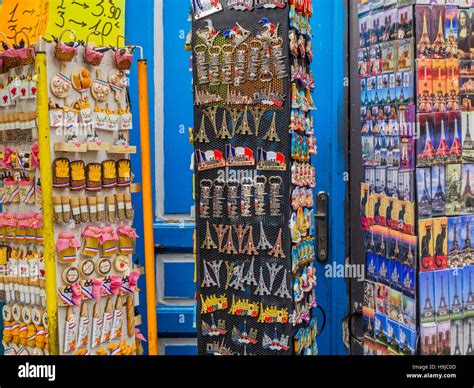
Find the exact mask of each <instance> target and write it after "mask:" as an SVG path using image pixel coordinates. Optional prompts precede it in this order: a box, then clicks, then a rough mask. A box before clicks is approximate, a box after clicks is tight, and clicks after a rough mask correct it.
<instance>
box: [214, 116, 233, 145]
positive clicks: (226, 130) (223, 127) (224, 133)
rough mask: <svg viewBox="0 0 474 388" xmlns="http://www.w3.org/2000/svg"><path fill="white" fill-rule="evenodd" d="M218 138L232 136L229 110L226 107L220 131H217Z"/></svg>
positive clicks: (229, 137) (223, 138)
mask: <svg viewBox="0 0 474 388" xmlns="http://www.w3.org/2000/svg"><path fill="white" fill-rule="evenodd" d="M217 138H218V139H222V140H225V139H231V138H232V135H231V134H230V132H229V127H228V125H227V110H226V109H224V113H223V117H222V125H221V128H220V130H219V132H218V133H217Z"/></svg>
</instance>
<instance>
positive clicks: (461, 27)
mask: <svg viewBox="0 0 474 388" xmlns="http://www.w3.org/2000/svg"><path fill="white" fill-rule="evenodd" d="M458 57H459V58H460V59H470V57H471V18H470V16H469V11H468V10H466V9H460V10H459V12H458Z"/></svg>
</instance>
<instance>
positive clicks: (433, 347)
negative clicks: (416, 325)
mask: <svg viewBox="0 0 474 388" xmlns="http://www.w3.org/2000/svg"><path fill="white" fill-rule="evenodd" d="M420 337H421V338H420V341H421V354H422V355H424V356H436V355H437V354H438V345H437V342H438V341H437V337H438V329H437V326H436V323H424V324H422V325H421V326H420Z"/></svg>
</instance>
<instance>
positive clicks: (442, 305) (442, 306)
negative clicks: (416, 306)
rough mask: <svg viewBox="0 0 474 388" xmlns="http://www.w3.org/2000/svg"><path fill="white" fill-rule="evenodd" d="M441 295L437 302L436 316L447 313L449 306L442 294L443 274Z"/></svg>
mask: <svg viewBox="0 0 474 388" xmlns="http://www.w3.org/2000/svg"><path fill="white" fill-rule="evenodd" d="M440 287H441V296H440V298H439V304H438V316H440V317H444V316H446V315H448V314H449V307H448V304H447V303H446V297H445V296H444V276H441V284H440Z"/></svg>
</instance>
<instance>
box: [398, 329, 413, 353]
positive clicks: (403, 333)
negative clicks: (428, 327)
mask: <svg viewBox="0 0 474 388" xmlns="http://www.w3.org/2000/svg"><path fill="white" fill-rule="evenodd" d="M416 337H417V336H416V332H415V331H413V330H410V329H408V328H407V327H404V326H403V325H400V326H399V338H400V350H399V354H401V355H404V356H412V355H414V354H415V352H416V349H415V348H416Z"/></svg>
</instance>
